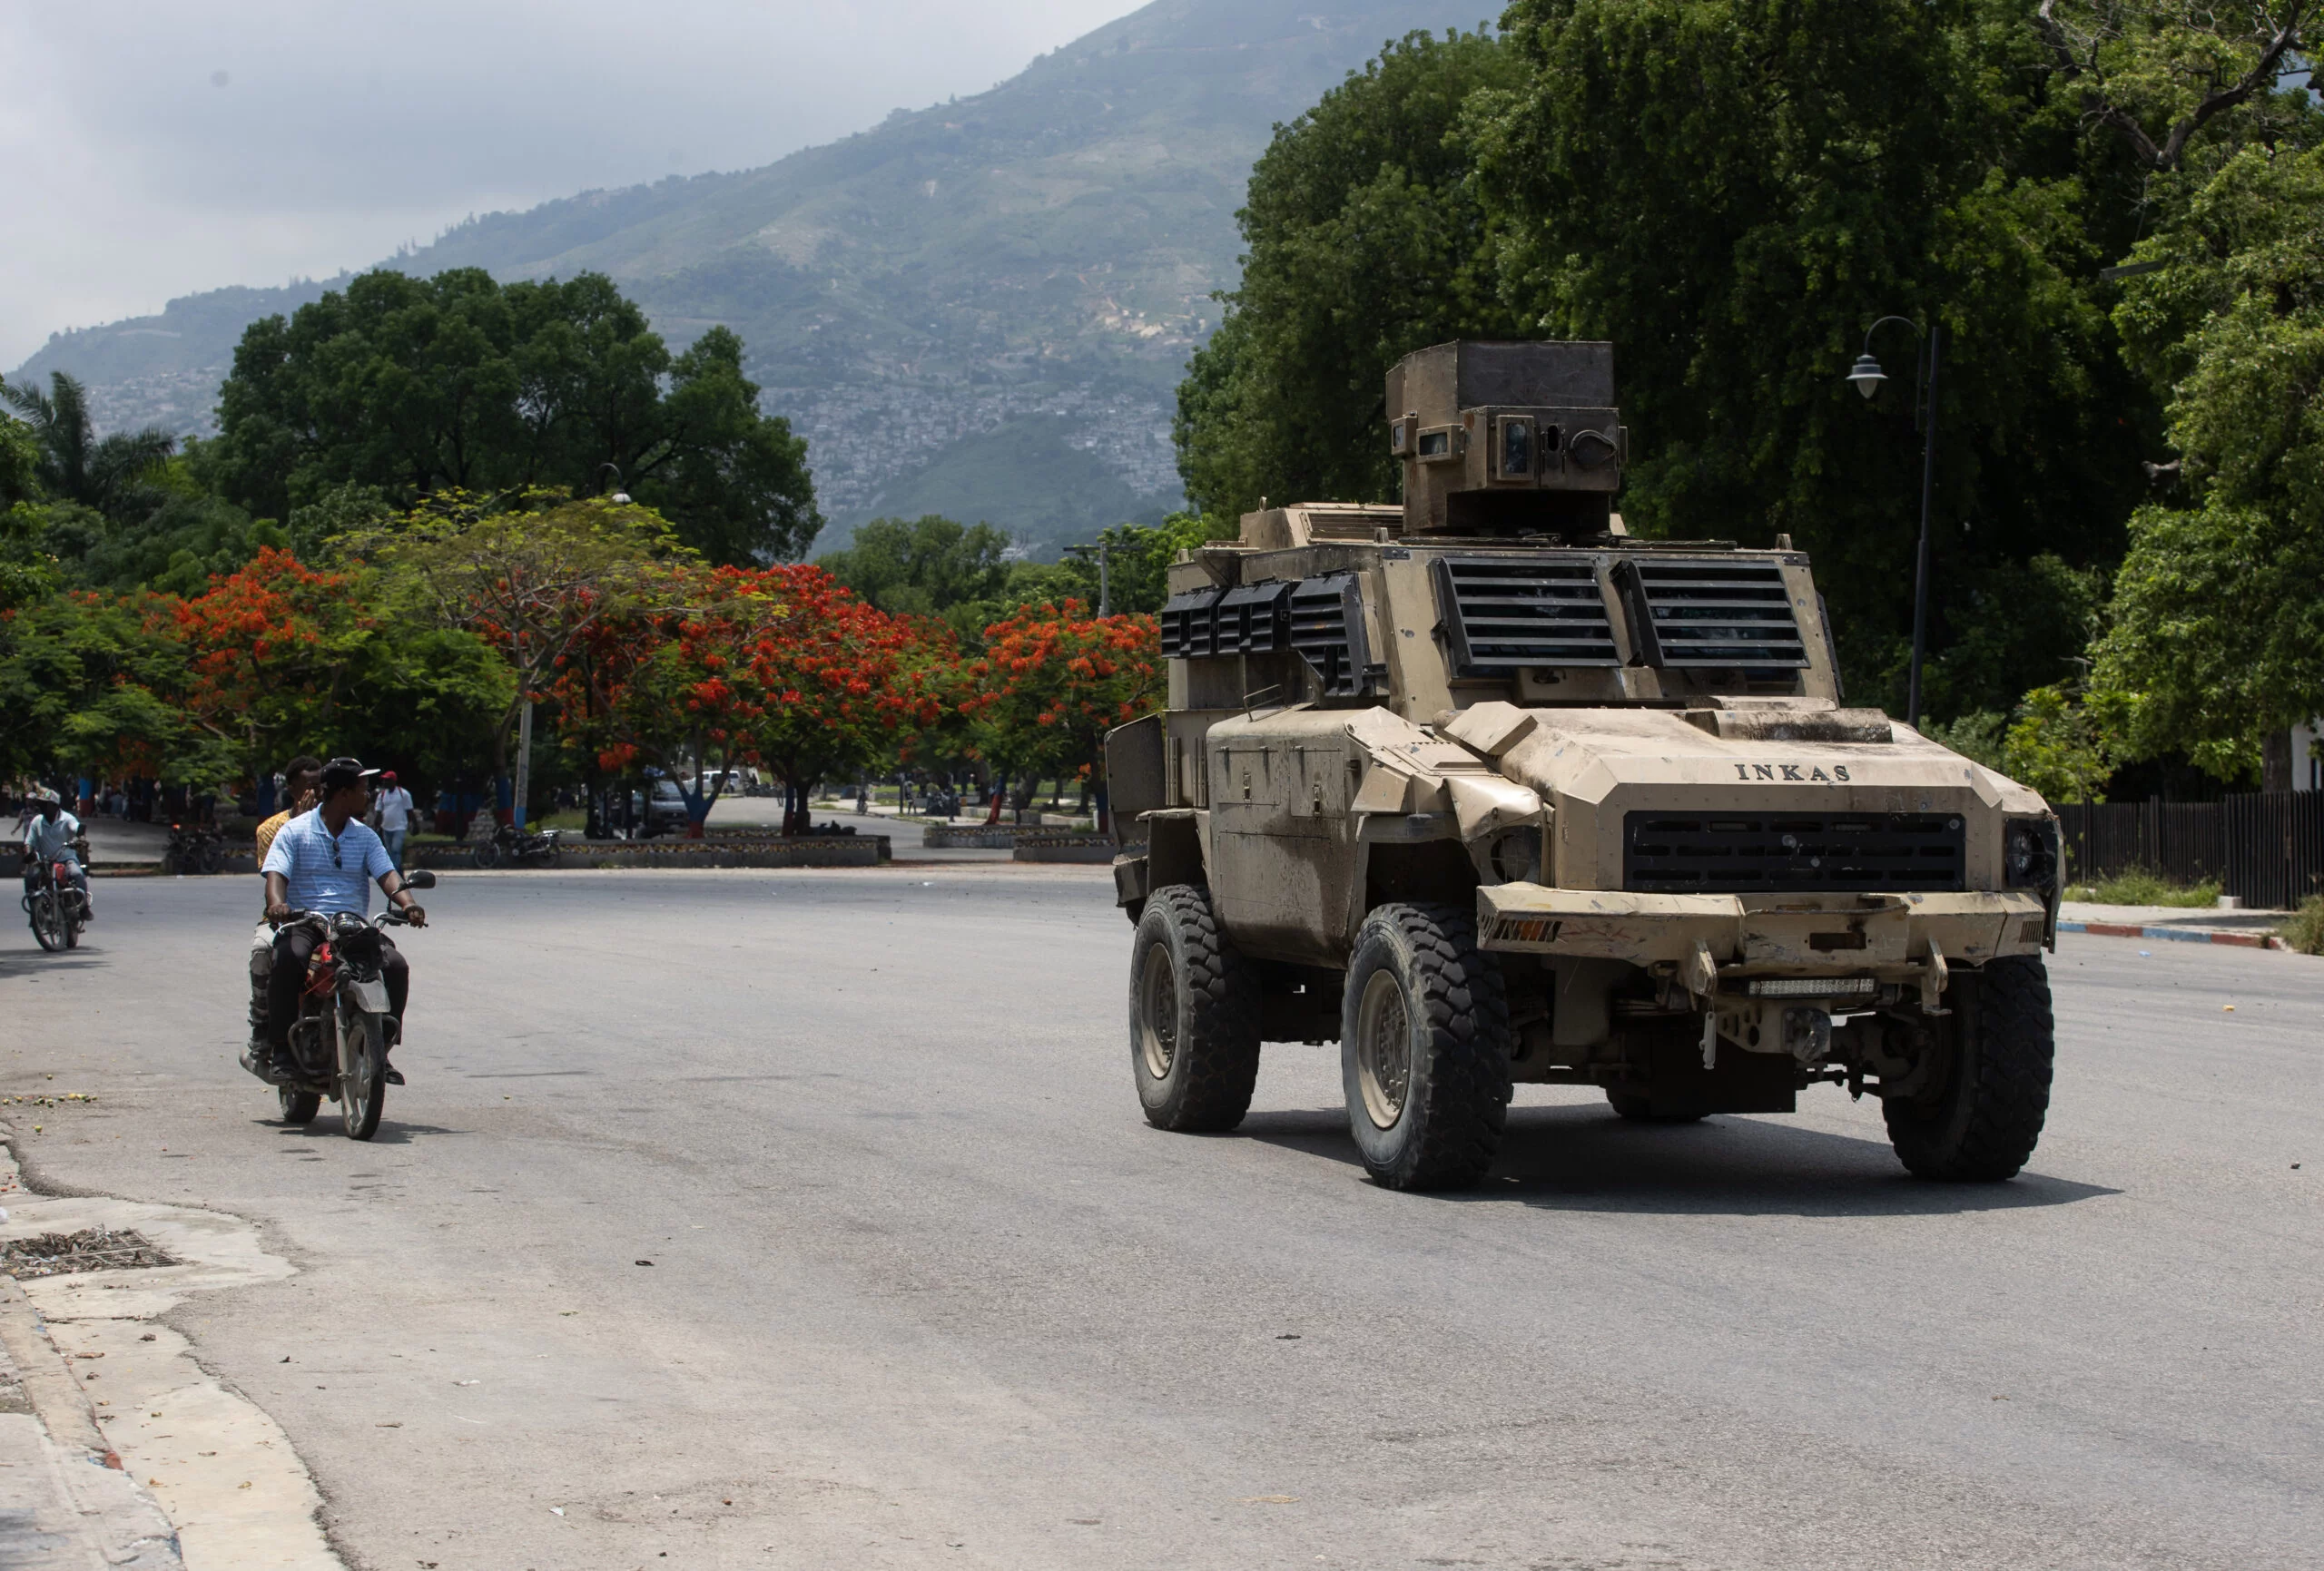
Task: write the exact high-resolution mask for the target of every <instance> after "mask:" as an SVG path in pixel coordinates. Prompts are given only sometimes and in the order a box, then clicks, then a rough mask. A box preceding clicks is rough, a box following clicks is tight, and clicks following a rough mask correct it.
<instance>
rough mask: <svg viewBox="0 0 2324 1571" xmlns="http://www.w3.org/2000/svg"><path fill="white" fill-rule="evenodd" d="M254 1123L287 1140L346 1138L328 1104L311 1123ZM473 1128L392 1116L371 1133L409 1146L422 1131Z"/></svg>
mask: <svg viewBox="0 0 2324 1571" xmlns="http://www.w3.org/2000/svg"><path fill="white" fill-rule="evenodd" d="M251 1124H253V1125H255V1126H256V1127H258V1128H260V1129H271V1130H272V1131H274V1132H275V1133H276V1134H280V1135H281V1136H282V1137H283V1138H284V1139H285V1140H300V1141H305V1140H337V1141H342V1142H344V1141H346V1140H347V1136H346V1134H344V1133H343V1132H342V1130H341V1127H340V1119H339V1114H338V1113H337V1112H336V1111H335V1110H333V1109H332V1108H330V1107H328V1106H326V1107H325V1108H324V1109H323V1110H322V1111H321V1112H320V1113H318V1114H315V1121H314V1122H313V1123H312V1124H285V1123H283V1122H282V1121H281V1119H279V1118H253V1119H251ZM474 1133H475V1131H474V1130H470V1129H447V1128H445V1127H444V1126H443V1125H441V1124H399V1123H397V1122H396V1121H395V1120H394V1119H392V1118H385V1119H381V1120H380V1121H379V1133H378V1134H374V1135H372V1136H371V1139H370V1142H369V1144H373V1145H409V1144H411V1143H412V1141H413V1140H415V1139H417V1138H418V1137H419V1136H420V1135H423V1134H474Z"/></svg>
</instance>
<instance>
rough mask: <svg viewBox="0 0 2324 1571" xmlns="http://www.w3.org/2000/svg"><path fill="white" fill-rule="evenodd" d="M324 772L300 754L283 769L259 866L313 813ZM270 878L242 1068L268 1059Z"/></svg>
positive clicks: (254, 939)
mask: <svg viewBox="0 0 2324 1571" xmlns="http://www.w3.org/2000/svg"><path fill="white" fill-rule="evenodd" d="M322 772H323V764H322V760H320V759H319V758H313V757H310V756H309V755H307V754H305V753H301V754H300V755H299V756H298V757H297V758H294V759H292V760H291V761H290V762H289V763H287V764H285V765H283V766H282V800H283V802H284V804H285V805H284V808H283V810H282V811H281V812H279V813H277V814H275V815H274V816H273V817H272V818H271V819H269V820H266V821H265V822H264V823H262V824H261V825H259V827H258V835H257V837H256V840H255V842H254V843H255V845H256V847H257V852H258V859H259V865H260V866H261V867H263V866H265V865H266V853H267V852H268V851H269V850H271V849H273V846H274V837H275V836H276V835H277V834H279V833H281V830H282V826H283V825H284V824H287V823H289V822H290V821H291V820H292V819H294V818H297V817H298V816H299V815H300V813H303V812H309V811H311V810H313V808H314V805H315V786H316V782H317V781H318V780H319V779H320V776H321V774H322ZM265 909H266V879H265V878H264V877H263V876H261V878H260V879H259V910H260V916H259V922H258V926H257V927H256V928H253V929H252V930H251V1045H250V1048H249V1050H248V1051H247V1052H246V1053H244V1055H243V1056H242V1067H243V1068H245V1069H251V1068H254V1067H255V1065H256V1064H257V1062H258V1061H259V1060H261V1059H262V1058H264V1057H265V1056H267V1039H266V984H267V978H268V977H271V976H272V975H273V974H274V928H272V927H271V925H269V923H268V922H267V920H266V917H265Z"/></svg>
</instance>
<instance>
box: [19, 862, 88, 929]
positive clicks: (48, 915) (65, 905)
mask: <svg viewBox="0 0 2324 1571" xmlns="http://www.w3.org/2000/svg"><path fill="white" fill-rule="evenodd" d="M76 849H77V848H76ZM81 856H82V858H83V865H84V866H86V865H87V863H86V859H87V857H88V852H87V851H86V850H85V849H84V850H82V851H81ZM72 867H73V864H72V863H70V862H51V861H40V862H36V863H34V866H33V887H32V889H31V892H29V893H28V894H26V895H25V897H24V899H23V902H22V903H23V905H24V908H25V915H26V916H27V917H29V918H32V924H33V937H34V938H36V939H38V940H39V942H40V947H41V948H44V949H48V950H51V951H54V950H57V949H73V948H79V947H80V943H81V929H82V928H85V927H87V926H88V925H89V900H88V897H87V896H85V895H84V894H83V893H82V892H81V891H80V890H79V889H75V888H74V887H73V873H72Z"/></svg>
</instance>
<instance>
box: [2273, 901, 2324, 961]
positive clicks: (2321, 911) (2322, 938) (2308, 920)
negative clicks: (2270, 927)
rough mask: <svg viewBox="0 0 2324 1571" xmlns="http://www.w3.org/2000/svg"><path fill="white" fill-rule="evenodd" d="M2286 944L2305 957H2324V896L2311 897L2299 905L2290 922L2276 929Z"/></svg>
mask: <svg viewBox="0 0 2324 1571" xmlns="http://www.w3.org/2000/svg"><path fill="white" fill-rule="evenodd" d="M2276 930H2277V931H2278V932H2279V933H2280V934H2281V935H2282V936H2283V940H2284V942H2285V943H2287V944H2290V946H2291V947H2292V948H2295V949H2298V950H2299V952H2300V953H2301V954H2303V955H2324V895H2310V896H2309V897H2308V898H2306V899H2305V900H2302V901H2301V902H2300V903H2299V910H2297V911H2295V912H2294V913H2292V918H2291V920H2290V921H2289V922H2286V923H2285V924H2284V925H2283V926H2282V927H2281V928H2278V929H2276Z"/></svg>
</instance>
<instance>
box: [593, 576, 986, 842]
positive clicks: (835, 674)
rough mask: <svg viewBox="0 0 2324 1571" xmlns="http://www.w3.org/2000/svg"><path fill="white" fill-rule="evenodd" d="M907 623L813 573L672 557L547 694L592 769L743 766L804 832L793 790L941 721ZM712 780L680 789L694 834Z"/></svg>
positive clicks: (802, 793)
mask: <svg viewBox="0 0 2324 1571" xmlns="http://www.w3.org/2000/svg"><path fill="white" fill-rule="evenodd" d="M919 638H920V630H919V628H918V626H917V624H916V623H914V622H913V621H912V620H911V619H910V618H905V617H895V616H890V615H888V614H886V613H884V612H882V611H881V610H879V609H878V608H877V607H875V606H872V605H870V604H866V603H864V602H863V601H862V600H859V599H857V598H856V597H855V595H854V594H852V593H851V592H849V591H848V590H847V589H846V588H845V587H843V586H842V584H840V583H839V582H838V581H837V580H836V579H834V578H832V575H831V574H828V573H825V572H823V571H822V569H821V568H817V567H811V566H806V565H783V566H774V567H761V568H739V567H720V568H713V569H706V570H705V569H696V568H687V567H683V566H680V567H673V568H671V569H669V570H668V571H667V572H666V573H665V574H664V575H663V576H662V578H661V580H660V582H659V584H658V585H657V586H656V591H655V593H653V594H642V595H640V596H639V597H638V598H637V600H636V601H635V604H633V605H632V606H630V607H629V608H627V609H626V610H625V612H624V613H623V614H618V615H615V616H613V617H609V618H607V619H606V620H605V621H604V622H602V623H600V624H599V625H598V626H597V627H596V629H595V630H593V631H592V632H591V633H590V634H589V635H588V636H587V637H586V639H584V640H583V641H581V643H580V645H579V647H577V648H576V650H574V651H573V652H572V653H571V655H570V656H569V657H568V658H567V659H566V661H565V662H564V663H563V665H562V667H561V669H560V671H559V673H558V680H557V682H556V684H555V687H554V689H553V692H554V694H555V696H556V698H557V700H558V702H559V703H560V705H561V706H562V712H563V716H564V726H565V732H566V738H567V740H568V741H569V742H571V743H574V744H576V745H580V746H584V747H587V748H589V749H591V750H593V751H594V752H595V753H596V759H597V761H598V763H599V764H600V765H601V767H603V768H606V769H607V770H618V769H621V768H624V767H626V766H627V765H629V764H631V763H652V764H655V765H656V766H658V767H659V768H661V769H663V770H664V771H666V772H668V773H670V774H672V775H673V776H675V775H677V774H679V773H680V772H681V771H680V769H679V767H678V766H679V763H680V761H681V760H684V759H688V758H690V759H692V760H693V761H695V762H697V763H701V764H709V763H711V762H713V761H717V762H718V763H721V764H733V763H739V762H748V763H753V764H758V765H760V766H763V767H764V768H766V769H768V770H771V771H773V773H775V774H776V775H777V776H779V777H780V778H781V779H782V781H783V784H784V787H785V790H786V798H787V800H786V805H785V810H784V814H783V830H784V832H785V833H787V834H797V833H800V832H803V830H805V829H806V828H807V809H806V793H807V788H808V787H809V786H810V785H812V783H813V782H814V781H817V780H821V779H824V778H827V777H829V776H831V775H832V774H834V773H838V772H842V771H852V770H854V769H857V768H860V767H862V766H863V765H866V764H868V763H870V762H871V761H872V760H873V759H875V758H877V757H879V756H880V755H881V754H882V753H883V752H885V751H889V750H891V749H892V748H895V747H897V746H898V745H899V744H900V742H902V741H905V740H906V739H908V737H909V736H910V734H911V731H912V729H913V728H914V727H915V726H917V725H920V724H922V723H929V722H934V721H935V720H937V719H939V718H940V712H941V705H940V699H939V698H938V696H937V694H936V692H935V690H934V688H933V686H932V684H931V682H928V681H927V680H926V679H925V676H924V674H923V673H924V670H925V666H926V662H925V661H924V660H923V659H922V658H921V652H920V650H919V648H918V644H919ZM715 796H716V792H715V790H711V791H707V792H703V791H696V792H694V793H691V794H690V797H689V801H688V808H689V810H690V813H691V814H692V816H693V819H694V832H695V833H697V834H698V833H700V832H701V824H702V820H703V819H704V817H706V816H707V814H708V811H709V807H710V803H711V802H712V801H713V800H715Z"/></svg>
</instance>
